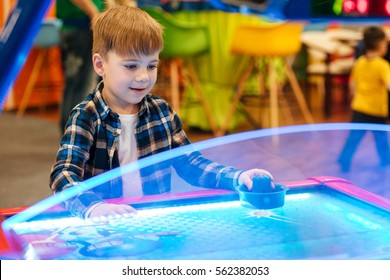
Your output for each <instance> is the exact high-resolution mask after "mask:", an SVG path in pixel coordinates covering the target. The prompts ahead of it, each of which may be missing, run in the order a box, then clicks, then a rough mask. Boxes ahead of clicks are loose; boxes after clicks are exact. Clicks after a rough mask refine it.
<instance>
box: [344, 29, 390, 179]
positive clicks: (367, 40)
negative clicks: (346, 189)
mask: <svg viewBox="0 0 390 280" xmlns="http://www.w3.org/2000/svg"><path fill="white" fill-rule="evenodd" d="M363 43H364V50H365V52H364V55H362V56H360V57H359V58H358V59H357V60H356V62H355V65H354V67H353V69H352V73H351V77H350V84H349V86H350V91H351V93H352V95H353V100H352V105H351V107H352V120H351V121H352V122H353V123H376V124H386V123H387V116H388V92H387V91H388V90H390V66H389V63H388V62H387V61H386V60H385V59H384V58H383V56H384V55H385V54H386V52H387V46H388V42H387V38H386V34H385V33H384V31H383V30H382V29H381V28H379V27H376V26H371V27H368V28H367V29H366V30H365V31H364V34H363ZM365 132H366V131H363V130H351V132H350V134H349V136H348V139H347V141H346V143H345V145H344V148H343V150H342V152H341V155H340V157H339V160H338V162H339V163H340V164H341V170H342V171H344V172H348V171H349V169H350V165H351V160H352V157H353V154H354V153H355V151H356V149H357V147H358V145H359V143H360V141H361V140H362V139H363V137H364V134H365ZM373 134H374V137H375V144H376V149H377V152H378V156H379V159H380V163H381V165H382V166H385V165H387V164H388V163H389V145H388V140H387V133H386V132H383V131H373Z"/></svg>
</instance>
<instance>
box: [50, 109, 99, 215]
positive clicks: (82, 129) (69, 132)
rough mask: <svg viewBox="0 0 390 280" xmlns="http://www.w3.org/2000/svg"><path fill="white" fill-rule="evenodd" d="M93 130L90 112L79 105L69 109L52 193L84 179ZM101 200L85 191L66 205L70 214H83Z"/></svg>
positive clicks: (53, 179) (67, 201)
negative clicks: (70, 111) (69, 113)
mask: <svg viewBox="0 0 390 280" xmlns="http://www.w3.org/2000/svg"><path fill="white" fill-rule="evenodd" d="M93 129H94V126H93V123H92V117H91V116H90V113H88V112H86V111H84V110H82V109H80V108H77V109H74V110H73V111H72V113H71V117H70V118H69V121H68V123H67V127H66V130H65V134H64V136H63V137H62V139H61V141H60V148H59V150H58V152H57V157H56V161H55V163H54V165H53V167H52V170H51V174H50V188H51V189H52V190H53V192H54V193H55V194H57V193H59V192H62V191H64V190H66V189H68V188H71V187H73V186H76V185H79V184H80V183H81V182H82V181H83V179H84V170H85V165H86V162H87V160H88V158H89V151H90V148H91V146H92V145H93V141H94V140H93ZM102 201H103V200H102V198H100V197H99V196H98V195H96V194H95V193H94V192H92V191H87V192H83V193H82V194H79V195H77V196H76V197H74V198H71V199H69V200H66V201H65V206H66V208H67V209H68V210H69V211H70V212H71V213H72V214H74V215H76V216H80V217H84V214H85V211H86V209H87V208H88V207H89V206H91V205H93V204H96V203H99V202H102Z"/></svg>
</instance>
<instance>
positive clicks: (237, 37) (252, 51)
mask: <svg viewBox="0 0 390 280" xmlns="http://www.w3.org/2000/svg"><path fill="white" fill-rule="evenodd" d="M302 30H303V25H302V24H300V23H291V22H283V23H267V24H262V25H259V24H257V25H242V26H240V27H239V28H237V30H236V32H235V34H234V37H233V41H232V46H231V51H232V53H233V54H238V55H247V56H249V57H250V61H249V65H248V67H247V68H246V70H245V72H244V73H243V74H242V76H241V78H240V80H239V83H238V86H237V90H236V94H235V95H234V97H233V100H232V103H231V105H230V107H229V109H228V112H227V115H226V118H225V122H224V124H223V125H222V127H221V130H220V131H219V134H220V135H223V134H225V133H226V129H227V127H228V124H229V122H230V120H231V118H232V116H233V114H234V112H235V111H236V109H237V106H238V104H239V103H240V102H241V101H242V96H243V93H244V88H245V86H246V83H247V82H248V79H249V77H250V75H251V74H252V72H253V70H254V68H255V67H256V64H257V61H258V60H259V58H276V57H280V58H283V60H284V66H283V73H284V74H285V75H286V77H287V79H288V81H289V82H290V85H291V88H292V91H293V93H294V96H295V98H296V100H297V101H298V105H299V107H300V110H301V111H302V113H303V116H304V119H305V121H306V122H307V123H313V118H312V115H311V113H310V111H309V109H308V106H307V104H306V101H305V98H304V95H303V92H302V90H301V88H300V86H299V83H298V81H297V78H296V76H295V74H294V72H293V70H292V67H291V65H292V62H293V58H294V57H295V55H296V54H297V53H298V51H299V50H300V48H301V40H300V35H301V32H302ZM260 74H261V73H260ZM268 79H269V80H268V82H269V96H270V101H269V102H270V126H271V127H277V126H278V125H279V112H278V106H279V101H278V92H279V89H280V88H281V86H280V85H279V84H278V81H277V78H276V72H275V67H274V64H273V63H269V64H268Z"/></svg>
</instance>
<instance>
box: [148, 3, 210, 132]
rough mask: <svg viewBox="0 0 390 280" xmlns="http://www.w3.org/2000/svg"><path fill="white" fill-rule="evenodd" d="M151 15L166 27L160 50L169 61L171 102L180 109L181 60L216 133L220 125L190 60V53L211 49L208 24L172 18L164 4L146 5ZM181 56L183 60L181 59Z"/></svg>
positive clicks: (193, 54) (199, 52)
mask: <svg viewBox="0 0 390 280" xmlns="http://www.w3.org/2000/svg"><path fill="white" fill-rule="evenodd" d="M142 9H143V10H145V11H146V12H147V13H148V14H149V15H150V16H151V17H153V18H154V19H155V20H157V21H158V22H159V23H160V24H161V25H162V26H163V27H164V48H163V50H162V52H161V53H160V57H161V58H163V59H164V58H165V59H169V61H170V76H171V97H172V106H173V108H174V109H175V111H176V112H177V113H179V110H180V98H179V75H178V72H179V71H178V68H179V64H180V61H181V62H182V68H183V70H184V71H183V72H184V74H185V75H186V76H187V78H188V80H189V81H190V82H192V84H193V86H194V90H195V94H196V96H197V98H198V99H199V102H200V103H201V105H202V108H203V110H204V112H205V115H206V118H207V120H208V122H209V124H210V127H211V130H212V131H213V133H214V134H216V133H217V125H216V122H215V119H214V118H213V116H212V113H211V110H210V107H209V105H208V103H207V101H206V98H205V96H204V93H203V89H202V87H201V84H200V82H199V78H198V75H197V74H196V72H195V69H194V67H193V65H192V64H191V63H187V59H186V58H189V57H193V56H197V55H201V54H203V53H205V52H208V51H209V48H210V39H209V32H208V27H207V26H206V25H201V24H198V23H190V22H182V21H178V20H176V19H175V18H173V17H172V16H171V15H170V14H169V13H167V12H164V11H163V10H162V9H161V8H156V7H143V8H142ZM179 60H180V61H179Z"/></svg>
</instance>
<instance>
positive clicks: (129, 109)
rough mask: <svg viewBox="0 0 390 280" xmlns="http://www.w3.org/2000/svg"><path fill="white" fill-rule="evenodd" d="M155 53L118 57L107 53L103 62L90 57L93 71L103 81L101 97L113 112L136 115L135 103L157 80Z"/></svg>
mask: <svg viewBox="0 0 390 280" xmlns="http://www.w3.org/2000/svg"><path fill="white" fill-rule="evenodd" d="M158 56H159V53H158V52H157V53H155V54H152V55H149V56H143V55H140V56H137V57H121V56H119V55H117V54H116V53H115V52H112V51H110V52H109V53H108V54H107V56H106V57H105V58H103V57H101V56H100V55H99V54H94V55H93V64H94V68H95V71H96V73H97V74H98V75H100V76H101V77H102V78H103V81H104V89H103V96H104V98H105V100H106V101H107V103H108V105H109V106H110V107H112V109H113V110H115V111H117V112H118V113H122V114H126V113H127V114H135V113H137V112H138V109H137V108H138V106H134V105H137V104H138V103H140V102H141V100H142V99H143V98H144V97H145V95H146V94H148V93H149V92H150V90H151V89H152V88H153V86H154V84H155V83H156V80H157V64H158Z"/></svg>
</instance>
